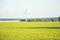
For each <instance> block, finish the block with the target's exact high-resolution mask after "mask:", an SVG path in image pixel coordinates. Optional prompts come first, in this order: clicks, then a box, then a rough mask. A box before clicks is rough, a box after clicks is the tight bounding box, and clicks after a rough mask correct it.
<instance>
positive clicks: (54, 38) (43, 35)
mask: <svg viewBox="0 0 60 40" xmlns="http://www.w3.org/2000/svg"><path fill="white" fill-rule="evenodd" d="M41 27H43V28H41ZM50 27H51V28H50ZM54 27H55V28H54ZM0 40H60V22H0Z"/></svg>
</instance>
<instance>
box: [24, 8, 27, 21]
mask: <svg viewBox="0 0 60 40" xmlns="http://www.w3.org/2000/svg"><path fill="white" fill-rule="evenodd" d="M24 15H25V20H26V22H27V9H26V10H25V13H24Z"/></svg>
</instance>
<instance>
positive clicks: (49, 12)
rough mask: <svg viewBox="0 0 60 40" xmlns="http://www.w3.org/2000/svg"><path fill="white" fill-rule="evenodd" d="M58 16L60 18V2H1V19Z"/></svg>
mask: <svg viewBox="0 0 60 40" xmlns="http://www.w3.org/2000/svg"><path fill="white" fill-rule="evenodd" d="M26 10H27V11H26ZM25 12H26V14H27V15H26V14H25ZM57 16H60V0H0V18H25V17H28V18H31V17H32V18H35V17H36V18H38V17H39V18H41V17H57Z"/></svg>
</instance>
